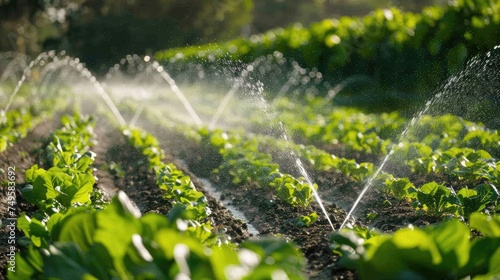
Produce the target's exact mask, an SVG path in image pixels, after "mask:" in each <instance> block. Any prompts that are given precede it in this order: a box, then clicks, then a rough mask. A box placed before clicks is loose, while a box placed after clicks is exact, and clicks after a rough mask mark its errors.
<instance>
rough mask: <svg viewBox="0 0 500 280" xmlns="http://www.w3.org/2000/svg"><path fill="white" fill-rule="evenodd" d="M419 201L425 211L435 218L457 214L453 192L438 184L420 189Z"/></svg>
mask: <svg viewBox="0 0 500 280" xmlns="http://www.w3.org/2000/svg"><path fill="white" fill-rule="evenodd" d="M417 200H418V201H419V203H420V204H421V205H422V209H423V210H424V211H426V212H428V213H429V214H430V215H432V216H435V217H441V216H442V215H443V214H444V213H456V211H457V210H458V205H457V203H456V198H455V196H454V195H452V193H451V190H450V189H449V188H447V187H445V186H443V185H440V184H438V183H436V182H431V183H427V184H425V185H423V186H422V187H420V188H419V189H418V192H417Z"/></svg>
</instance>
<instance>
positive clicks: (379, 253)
mask: <svg viewBox="0 0 500 280" xmlns="http://www.w3.org/2000/svg"><path fill="white" fill-rule="evenodd" d="M470 228H474V229H476V230H477V231H479V232H480V233H482V234H483V235H484V237H479V238H474V239H471V237H470ZM470 228H469V227H467V226H466V225H464V224H463V223H462V222H460V221H458V220H456V219H453V220H449V221H445V222H443V223H440V224H438V225H435V226H429V227H425V228H423V229H417V228H414V227H409V228H404V229H400V230H398V231H396V232H395V233H393V234H391V235H386V234H379V233H373V232H369V235H367V231H366V230H363V229H361V230H360V229H355V230H345V231H342V232H339V233H335V234H334V235H332V237H331V239H330V240H331V241H332V242H333V244H334V248H335V251H336V252H337V253H339V254H341V255H342V259H343V261H342V263H343V264H344V265H347V266H350V267H351V268H355V269H356V270H358V272H359V273H360V277H361V278H370V279H402V278H404V279H406V278H413V279H427V278H460V279H461V278H464V277H475V278H474V279H490V277H495V276H498V275H499V273H500V271H499V270H498V261H499V260H500V259H499V257H500V246H499V245H500V217H499V216H487V215H485V214H480V213H474V214H473V215H471V217H470ZM387 256H391V257H390V258H388V257H387Z"/></svg>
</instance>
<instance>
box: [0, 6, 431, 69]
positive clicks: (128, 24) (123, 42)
mask: <svg viewBox="0 0 500 280" xmlns="http://www.w3.org/2000/svg"><path fill="white" fill-rule="evenodd" d="M406 2H407V3H406ZM413 2H414V1H403V0H376V1H367V0H307V1H306V0H210V1H209V0H189V1H186V0H0V51H9V50H11V51H18V52H22V53H26V54H28V55H31V56H36V55H37V54H38V53H40V52H41V51H43V50H50V49H56V50H62V49H64V50H67V51H68V53H69V54H71V55H73V56H77V57H79V58H81V60H82V61H84V62H86V63H87V65H88V66H89V67H90V68H93V69H94V70H97V69H102V70H105V68H106V67H109V66H110V65H112V64H113V63H115V62H117V61H118V60H119V59H120V58H122V57H124V56H125V55H127V54H130V53H139V54H144V53H152V52H155V51H157V50H161V49H166V48H170V47H180V46H186V45H193V44H201V43H208V42H217V41H223V40H227V39H231V38H234V37H237V36H241V35H243V36H245V35H249V34H251V33H257V32H263V31H265V30H267V29H269V28H273V27H277V26H286V25H289V24H291V23H293V22H296V21H299V22H302V23H304V24H308V23H310V22H313V21H318V20H321V19H323V18H326V17H336V16H340V15H363V14H366V13H368V12H369V11H370V10H371V9H373V8H378V7H385V6H390V5H402V6H405V7H408V8H409V9H418V8H420V6H421V5H425V4H429V3H430V2H435V1H433V0H426V1H419V6H418V7H416V6H415V4H414V3H413ZM368 3H369V4H368Z"/></svg>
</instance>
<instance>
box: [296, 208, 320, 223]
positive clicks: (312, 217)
mask: <svg viewBox="0 0 500 280" xmlns="http://www.w3.org/2000/svg"><path fill="white" fill-rule="evenodd" d="M317 220H318V213H316V212H312V213H311V214H309V215H304V216H300V217H298V218H297V219H296V220H295V225H296V226H298V227H308V226H311V225H312V224H313V223H314V222H316V221H317Z"/></svg>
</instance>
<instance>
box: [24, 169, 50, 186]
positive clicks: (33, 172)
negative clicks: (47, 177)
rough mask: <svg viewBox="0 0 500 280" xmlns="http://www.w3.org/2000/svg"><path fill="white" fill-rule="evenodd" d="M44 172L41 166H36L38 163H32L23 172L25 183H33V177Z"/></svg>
mask: <svg viewBox="0 0 500 280" xmlns="http://www.w3.org/2000/svg"><path fill="white" fill-rule="evenodd" d="M43 173H45V170H44V169H43V168H38V165H37V164H35V165H32V166H31V167H30V168H29V169H28V170H26V172H25V177H26V183H33V182H34V181H35V179H36V178H37V177H38V176H39V175H41V174H43Z"/></svg>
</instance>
